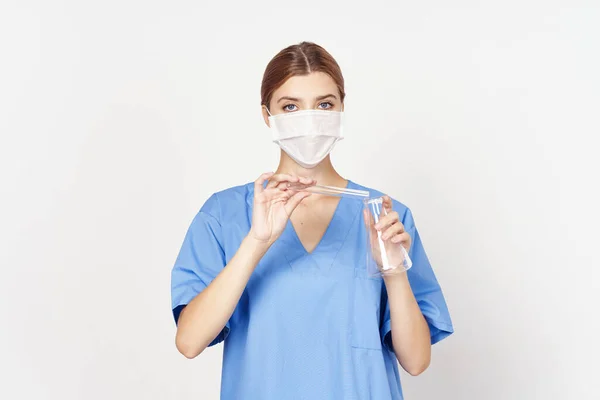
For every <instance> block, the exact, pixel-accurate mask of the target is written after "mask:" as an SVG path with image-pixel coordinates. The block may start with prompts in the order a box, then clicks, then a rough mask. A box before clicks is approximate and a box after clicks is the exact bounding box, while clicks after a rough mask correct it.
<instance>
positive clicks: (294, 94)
mask: <svg viewBox="0 0 600 400" xmlns="http://www.w3.org/2000/svg"><path fill="white" fill-rule="evenodd" d="M344 95H345V92H344V80H343V77H342V73H341V71H340V68H339V66H338V64H337V63H336V61H335V60H334V59H333V57H332V56H331V55H330V54H329V53H328V52H327V51H325V50H324V49H323V48H322V47H320V46H318V45H316V44H313V43H306V42H303V43H300V44H298V45H293V46H290V47H288V48H286V49H284V50H282V51H281V52H280V53H279V54H277V55H276V56H275V57H274V58H273V59H272V60H271V62H270V63H269V64H268V66H267V68H266V71H265V73H264V76H263V82H262V89H261V96H262V100H261V101H262V108H263V117H264V120H265V123H266V124H267V126H270V127H271V130H273V136H274V139H275V142H276V143H277V144H278V145H279V146H280V147H281V158H280V162H279V167H278V168H277V171H276V172H275V173H266V174H263V175H261V176H260V177H259V178H258V179H257V180H256V182H254V183H251V184H246V185H243V186H238V187H234V188H231V189H227V190H225V191H222V192H219V193H215V194H213V195H212V196H211V197H210V198H209V199H208V200H207V201H206V203H205V204H204V206H203V207H202V208H201V210H200V212H199V213H198V214H197V215H196V217H195V218H194V220H193V221H192V224H191V226H190V228H189V230H188V232H187V235H186V237H185V239H184V242H183V246H182V248H181V251H180V253H179V256H178V258H177V260H176V263H175V266H174V268H173V273H172V307H173V314H174V316H175V321H176V322H177V337H176V344H177V348H178V349H179V351H180V352H181V353H182V354H183V355H185V356H186V357H188V358H194V357H196V356H197V355H198V354H200V353H201V352H202V351H203V350H204V349H205V348H206V347H207V346H212V345H214V344H216V343H219V342H221V341H225V348H224V360H223V377H222V384H221V398H222V399H225V400H247V399H260V400H270V399H274V400H275V399H276V400H284V399H285V400H291V399H310V400H320V399H339V400H350V399H358V400H362V399H377V400H385V399H402V391H401V386H400V380H399V375H398V367H397V365H398V364H397V362H396V360H398V362H399V363H400V365H401V366H402V368H404V369H405V370H406V371H407V372H408V373H409V374H411V375H418V374H420V373H421V372H423V371H424V370H425V369H426V368H427V366H428V365H429V362H430V357H431V345H432V344H433V343H436V342H438V341H439V340H441V339H443V338H445V337H446V336H448V335H449V334H451V333H452V332H453V328H452V323H451V321H450V316H449V314H448V309H447V307H446V303H445V301H444V297H443V295H442V291H441V289H440V286H439V285H438V283H437V280H436V278H435V275H434V273H433V270H432V268H431V266H430V264H429V261H428V259H427V256H426V254H425V251H424V249H423V244H422V243H421V240H420V238H419V234H418V232H417V229H416V227H415V223H414V220H413V217H412V214H411V212H410V210H409V209H408V208H407V207H406V206H404V205H403V204H401V203H399V202H397V201H395V200H391V199H390V198H389V197H385V203H384V206H385V207H387V208H388V210H390V213H389V214H388V216H387V217H385V218H384V219H382V220H381V221H380V223H379V225H378V226H377V229H379V230H380V231H381V232H382V234H383V239H385V240H391V241H393V242H396V243H402V245H403V246H404V247H405V248H406V249H407V250H408V251H409V255H410V258H411V259H412V262H413V266H412V268H411V269H409V270H408V272H407V273H400V274H396V275H389V276H385V278H372V277H371V276H369V275H368V274H367V271H366V266H365V257H366V255H365V254H366V253H365V252H366V251H367V249H366V247H367V243H366V240H365V237H366V236H365V235H366V233H365V227H364V224H363V219H362V216H363V214H362V209H363V207H362V202H361V201H358V200H355V199H351V198H338V197H330V196H323V195H317V194H310V193H308V192H306V191H297V190H292V189H290V186H291V185H293V184H301V185H313V184H315V183H318V184H320V185H328V186H338V187H346V188H350V189H363V190H369V191H370V192H371V194H372V195H373V194H379V195H381V194H380V193H379V192H377V191H375V190H373V189H368V188H365V187H363V186H360V185H358V184H356V183H354V182H352V181H349V180H347V179H345V178H343V177H342V176H341V175H340V174H338V172H337V171H336V170H335V169H334V167H333V166H332V164H331V160H330V157H329V153H330V152H331V150H332V149H333V147H334V145H335V143H336V142H337V141H338V140H339V139H340V138H341V112H342V110H343V108H344Z"/></svg>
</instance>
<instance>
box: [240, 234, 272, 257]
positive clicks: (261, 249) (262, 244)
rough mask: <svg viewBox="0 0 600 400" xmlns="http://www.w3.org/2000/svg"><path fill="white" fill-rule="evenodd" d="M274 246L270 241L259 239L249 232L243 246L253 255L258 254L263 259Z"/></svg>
mask: <svg viewBox="0 0 600 400" xmlns="http://www.w3.org/2000/svg"><path fill="white" fill-rule="evenodd" d="M272 244H273V243H271V242H270V241H266V240H260V239H257V238H256V237H255V236H254V235H253V234H252V232H249V233H248V234H247V235H246V237H245V238H244V240H243V241H242V245H245V246H246V247H248V249H250V251H251V252H252V254H257V255H259V256H260V257H262V256H263V255H264V254H265V253H266V252H267V250H269V247H271V245H272Z"/></svg>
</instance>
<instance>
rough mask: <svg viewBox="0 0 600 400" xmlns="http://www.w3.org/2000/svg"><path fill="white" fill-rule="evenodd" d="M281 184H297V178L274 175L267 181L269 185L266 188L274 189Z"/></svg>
mask: <svg viewBox="0 0 600 400" xmlns="http://www.w3.org/2000/svg"><path fill="white" fill-rule="evenodd" d="M281 182H292V183H295V182H298V177H297V176H294V175H289V174H275V175H273V176H272V177H271V179H269V183H268V184H267V187H276V186H279V184H280V183H281Z"/></svg>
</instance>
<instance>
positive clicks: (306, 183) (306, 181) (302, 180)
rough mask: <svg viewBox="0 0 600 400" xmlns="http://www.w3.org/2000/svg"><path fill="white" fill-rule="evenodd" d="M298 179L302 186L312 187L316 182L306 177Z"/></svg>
mask: <svg viewBox="0 0 600 400" xmlns="http://www.w3.org/2000/svg"><path fill="white" fill-rule="evenodd" d="M298 179H299V180H300V183H302V184H304V185H309V186H310V185H314V184H315V183H317V181H316V180H315V179H312V178H307V177H306V176H299V177H298Z"/></svg>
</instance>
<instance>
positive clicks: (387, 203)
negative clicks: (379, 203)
mask: <svg viewBox="0 0 600 400" xmlns="http://www.w3.org/2000/svg"><path fill="white" fill-rule="evenodd" d="M382 200H383V207H384V208H385V210H386V211H387V212H390V211H392V207H393V204H392V198H391V197H390V196H383V197H382Z"/></svg>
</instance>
